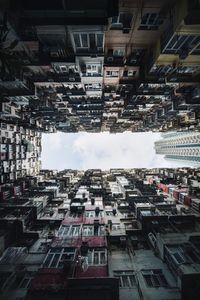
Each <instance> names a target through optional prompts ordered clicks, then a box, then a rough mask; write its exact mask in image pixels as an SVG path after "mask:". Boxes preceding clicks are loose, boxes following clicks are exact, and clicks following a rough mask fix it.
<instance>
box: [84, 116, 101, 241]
mask: <svg viewBox="0 0 200 300" xmlns="http://www.w3.org/2000/svg"><path fill="white" fill-rule="evenodd" d="M95 113H96V111H95ZM93 235H96V236H101V235H104V226H101V225H99V226H93V225H83V236H93Z"/></svg>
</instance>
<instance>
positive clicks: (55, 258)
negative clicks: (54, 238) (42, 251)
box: [43, 248, 75, 268]
mask: <svg viewBox="0 0 200 300" xmlns="http://www.w3.org/2000/svg"><path fill="white" fill-rule="evenodd" d="M74 254H75V250H74V248H52V249H50V250H49V252H48V254H47V256H46V257H45V260H44V263H43V267H45V268H63V266H64V262H65V261H66V260H73V259H74Z"/></svg>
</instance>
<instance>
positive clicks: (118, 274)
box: [113, 270, 137, 288]
mask: <svg viewBox="0 0 200 300" xmlns="http://www.w3.org/2000/svg"><path fill="white" fill-rule="evenodd" d="M113 275H114V277H115V278H119V287H120V288H135V287H137V281H136V275H135V272H134V271H133V270H114V271H113ZM131 278H132V279H131ZM126 282H128V285H126Z"/></svg>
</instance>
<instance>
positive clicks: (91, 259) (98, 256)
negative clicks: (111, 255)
mask: <svg viewBox="0 0 200 300" xmlns="http://www.w3.org/2000/svg"><path fill="white" fill-rule="evenodd" d="M87 256H88V264H89V265H106V263H107V257H106V250H98V249H93V250H89V251H88V255H87Z"/></svg>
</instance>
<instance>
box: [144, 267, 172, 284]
mask: <svg viewBox="0 0 200 300" xmlns="http://www.w3.org/2000/svg"><path fill="white" fill-rule="evenodd" d="M142 275H143V277H144V279H145V281H146V284H147V285H148V286H149V287H159V286H162V287H167V286H168V282H167V280H166V278H165V276H164V275H163V272H162V270H161V269H154V270H142Z"/></svg>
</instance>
